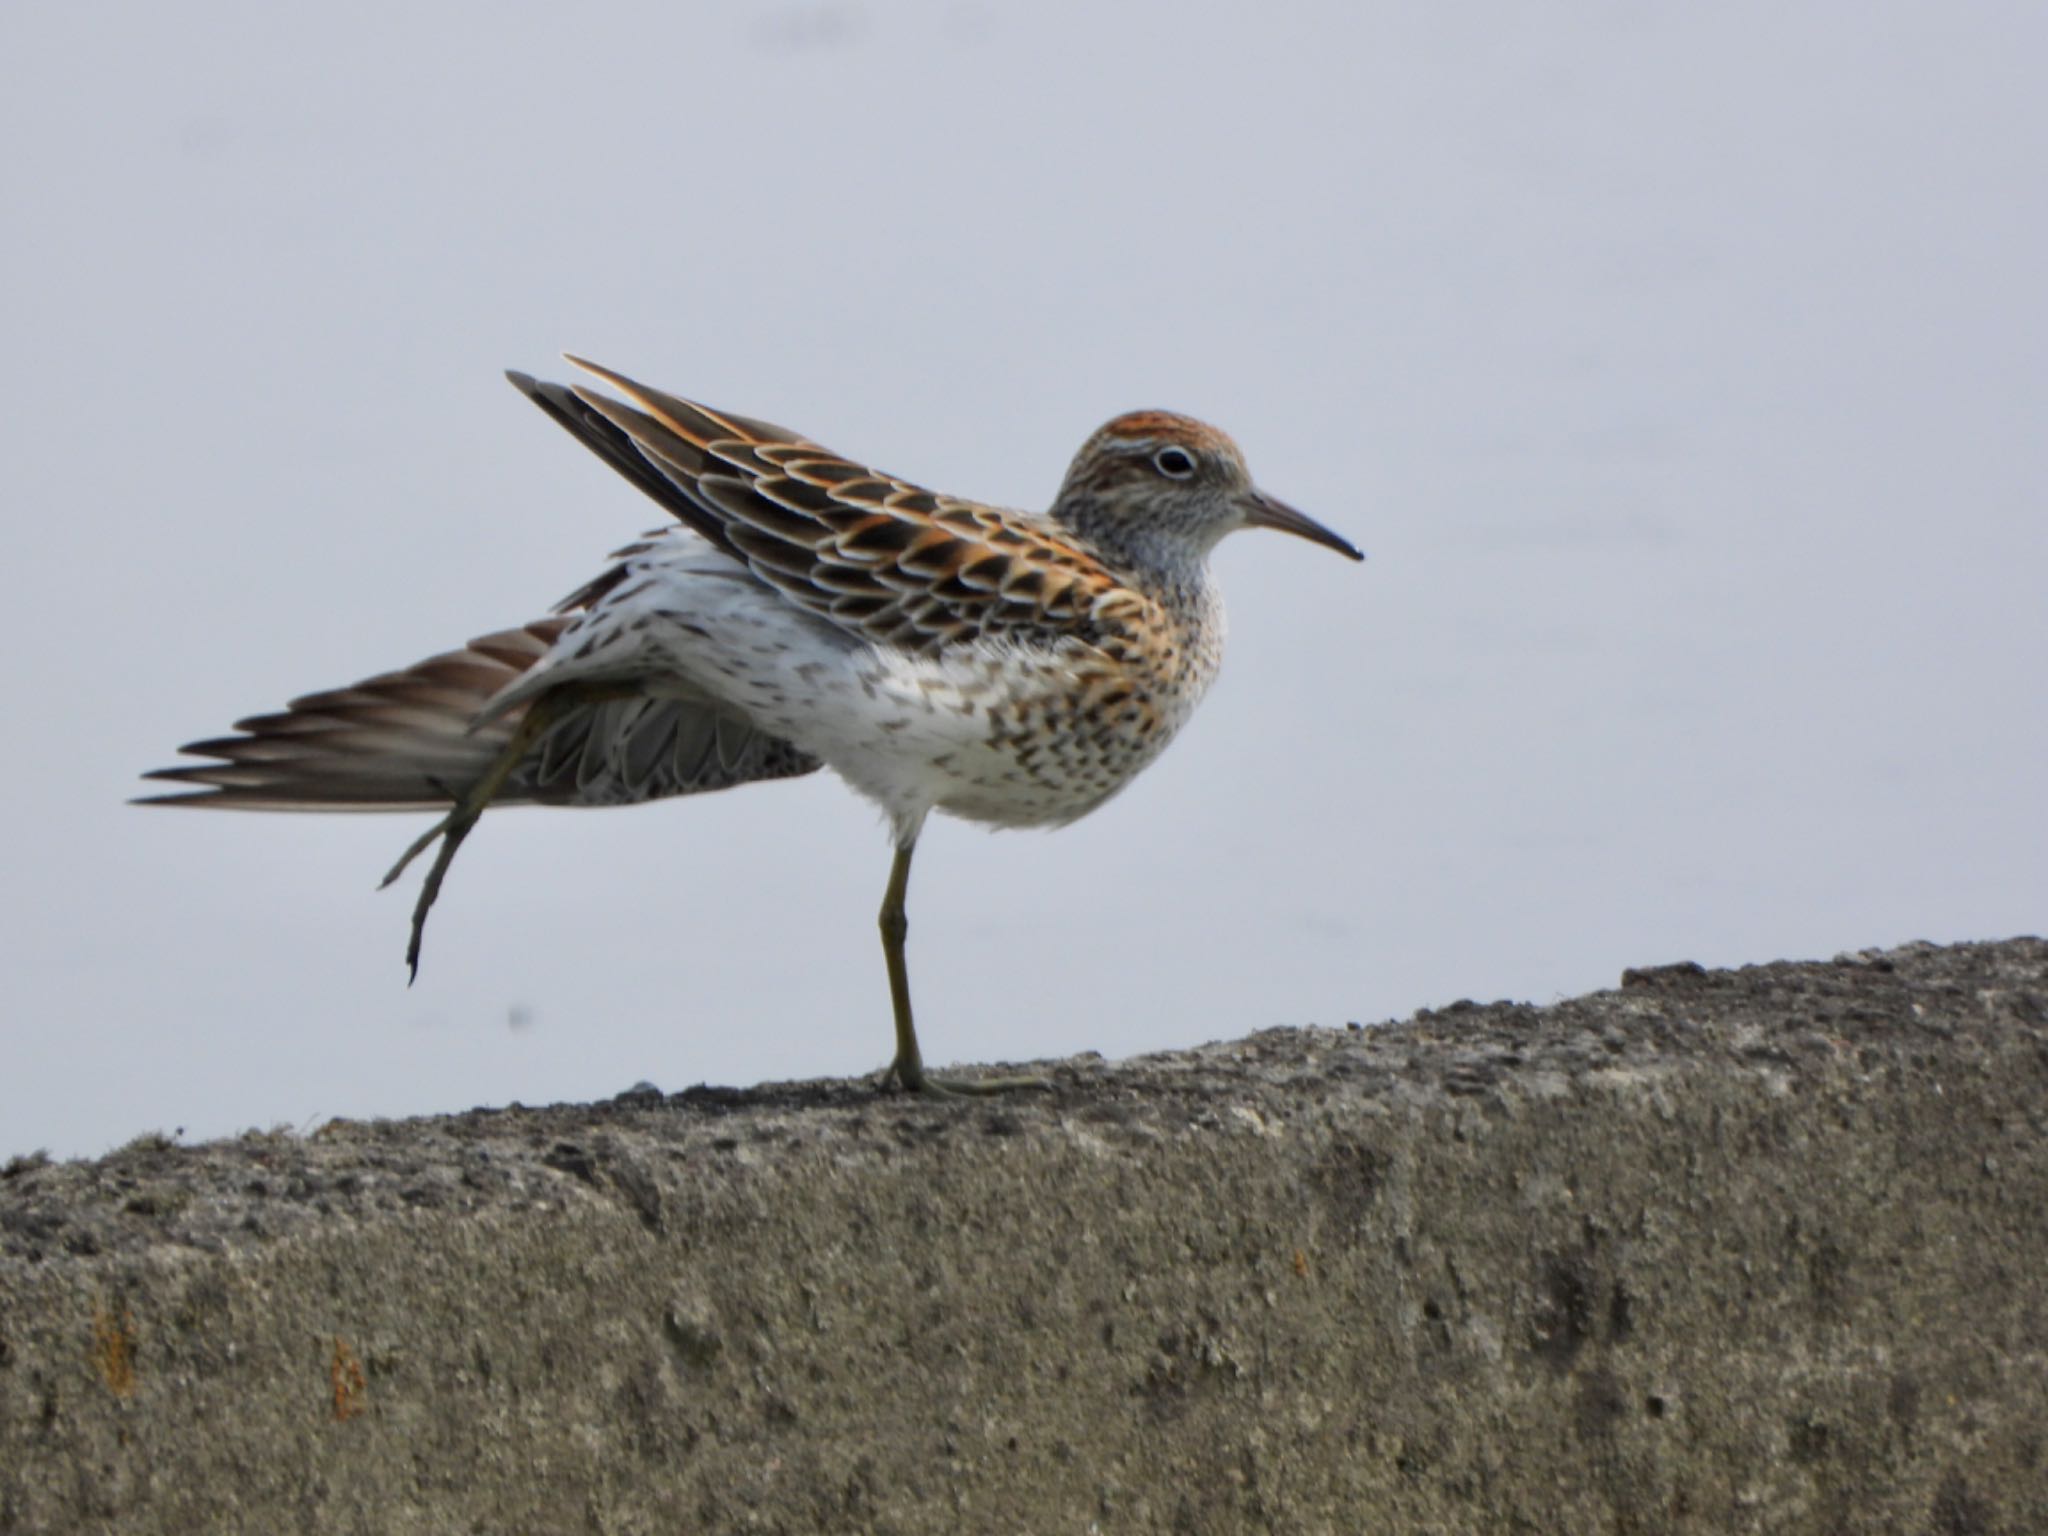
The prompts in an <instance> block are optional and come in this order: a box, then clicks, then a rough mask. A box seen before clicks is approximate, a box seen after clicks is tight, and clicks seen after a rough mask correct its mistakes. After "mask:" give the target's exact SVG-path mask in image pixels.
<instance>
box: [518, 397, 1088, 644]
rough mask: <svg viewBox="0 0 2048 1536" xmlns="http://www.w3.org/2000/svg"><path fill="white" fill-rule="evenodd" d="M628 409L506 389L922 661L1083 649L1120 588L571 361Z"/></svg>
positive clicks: (958, 509)
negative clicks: (1005, 646) (923, 655)
mask: <svg viewBox="0 0 2048 1536" xmlns="http://www.w3.org/2000/svg"><path fill="white" fill-rule="evenodd" d="M570 361H571V362H573V363H575V364H576V366H577V367H579V368H582V369H584V370H585V371H587V372H589V373H591V374H593V375H595V376H596V377H598V378H600V379H603V380H604V381H605V382H606V383H608V384H610V385H612V386H613V387H614V388H615V389H617V390H618V391H619V392H620V393H621V394H623V395H625V396H626V397H627V399H628V400H630V401H631V402H632V403H631V404H627V403H625V402H622V401H619V400H615V399H613V398H611V397H610V396H607V395H604V394H600V393H598V392H597V391H595V390H592V389H589V388H585V387H581V386H578V387H575V388H570V387H568V386H565V385H560V384H543V383H539V382H537V381H535V380H533V379H531V378H528V377H527V376H526V375H524V374H512V375H509V377H510V378H511V379H512V382H513V383H514V384H515V385H517V386H518V388H519V389H520V390H521V392H522V393H524V394H525V395H526V396H527V397H528V398H529V399H531V400H533V401H534V403H535V404H537V405H539V406H540V407H541V409H542V410H544V411H546V412H547V413H548V414H549V415H550V416H552V417H553V418H554V419H555V420H556V421H558V422H560V423H561V424H562V425H563V426H565V427H567V428H568V429H569V430H570V431H571V432H572V433H574V434H575V436H576V437H577V439H578V440H579V441H581V442H582V443H583V444H584V445H585V446H586V447H588V448H590V449H591V450H592V451H593V452H595V453H596V454H597V455H598V456H599V457H600V458H602V459H603V460H604V461H605V462H606V463H608V464H610V465H611V466H612V468H613V469H615V470H617V471H618V472H619V473H620V474H622V475H624V476H625V477H626V478H627V479H628V480H630V481H632V482H633V484H635V485H636V486H638V487H639V488H640V489H641V490H643V491H645V492H646V493H647V494H648V495H650V496H652V497H653V498H654V499H655V500H656V501H658V502H660V503H661V505H662V506H664V507H666V508H667V509H668V510H669V511H670V512H671V513H673V514H674V515H675V516H676V517H677V518H678V519H679V520H681V521H682V522H683V523H684V524H686V525H687V526H688V527H690V528H692V529H694V530H695V531H696V532H697V533H699V534H701V535H702V536H703V537H704V538H705V539H707V540H709V541H710V542H711V543H712V544H713V545H715V546H716V547H717V548H719V549H721V550H723V551H725V552H726V553H727V554H729V555H731V556H732V557H733V558H734V559H736V560H739V561H741V562H743V563H744V564H745V565H746V566H747V567H748V568H749V569H750V570H752V571H753V572H754V574H755V575H756V576H758V577H759V578H760V579H761V580H762V581H764V582H767V583H769V584H770V585H772V586H774V587H775V588H776V589H777V590H778V591H780V592H782V593H783V594H784V595H785V596H787V597H788V598H789V599H790V600H791V601H792V602H794V603H796V604H798V605H799V606H801V607H804V608H807V609H809V610H810V611H812V612H814V613H817V614H819V615H820V616H822V617H824V618H826V619H829V620H831V621H832V622H834V623H836V624H838V625H840V626H842V627H843V628H845V629H847V630H849V631H851V632H853V633H855V634H858V635H860V636H861V637H862V638H865V639H868V640H872V641H877V642H884V643H888V644H892V645H895V646H898V647H901V648H903V649H906V650H912V651H919V652H930V651H935V650H938V649H940V648H942V647H944V646H946V645H948V644H951V643H954V642H957V641H960V640H966V639H976V638H989V637H1003V638H1009V639H1015V640H1019V641H1052V640H1056V639H1059V638H1062V637H1075V638H1079V639H1083V640H1089V641H1093V640H1094V639H1095V638H1096V637H1097V634H1098V630H1099V627H1100V620H1101V617H1102V605H1101V599H1103V598H1104V597H1105V596H1107V595H1109V594H1111V593H1113V592H1115V591H1116V589H1117V587H1118V585H1119V584H1118V583H1117V582H1116V581H1115V579H1114V578H1113V577H1112V576H1111V575H1110V574H1109V573H1108V571H1107V570H1105V569H1104V567H1103V565H1102V563H1101V562H1100V561H1099V560H1097V559H1096V558H1095V557H1094V555H1093V554H1092V553H1091V552H1090V551H1088V550H1087V549H1086V548H1084V547H1082V546H1080V545H1078V544H1076V543H1074V542H1072V541H1070V540H1069V539H1067V538H1064V537H1061V536H1058V535H1056V533H1055V531H1054V530H1052V529H1050V528H1049V527H1047V526H1045V525H1044V524H1042V523H1041V522H1039V520H1038V519H1035V518H1032V517H1029V516H1026V515H1024V514H1021V513H1015V512H1007V511H1003V510H1001V509H998V508H995V507H989V506H984V505H982V504H981V503H978V502H972V501H965V500H961V499H959V498H957V497H950V496H941V495H936V494H934V493H933V492H931V491H927V490H925V489H923V488H922V487H920V486H916V485H913V484H911V483H909V482H908V481H905V480H900V479H898V478H896V477H895V476H893V475H887V474H883V473H881V472H880V471H878V470H874V469H870V468H868V467H866V466H865V465H862V464H858V463H855V462H854V461H852V460H850V459H846V458H842V457H841V456H839V455H838V454H835V453H833V452H832V451H831V450H829V449H827V448H823V447H820V446H819V445H818V444H817V443H814V442H811V441H809V440H808V439H806V438H803V437H800V436H798V435H797V434H796V433H793V432H790V431H788V430H787V429H785V428H782V427H777V426H773V425H771V424H770V423H767V422H762V421H755V420H753V419H751V418H749V417H744V416H736V415H734V414H732V413H731V412H727V411H715V410H712V409H711V408H709V407H707V406H703V405H699V404H696V403H695V402H693V401H689V400H683V399H680V398H678V397H676V396H674V395H669V394H665V393H663V392H662V391H660V390H656V389H650V388H648V387H647V386H646V385H643V384H639V383H636V382H634V381H633V380H631V379H629V378H626V377H625V376H623V375H621V374H617V373H613V372H611V371H610V370H609V369H605V368H600V367H598V366H597V365H595V364H593V363H586V362H584V361H582V360H581V359H579V358H573V357H572V358H571V359H570Z"/></svg>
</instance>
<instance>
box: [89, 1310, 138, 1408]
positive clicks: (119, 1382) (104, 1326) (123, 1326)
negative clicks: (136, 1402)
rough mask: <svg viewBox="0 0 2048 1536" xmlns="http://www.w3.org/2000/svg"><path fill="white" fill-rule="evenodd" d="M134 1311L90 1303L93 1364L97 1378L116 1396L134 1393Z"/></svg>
mask: <svg viewBox="0 0 2048 1536" xmlns="http://www.w3.org/2000/svg"><path fill="white" fill-rule="evenodd" d="M135 1344H136V1338H135V1314H134V1313H133V1312H131V1311H129V1310H128V1309H127V1308H126V1307H123V1308H121V1309H120V1311H118V1312H117V1311H115V1310H114V1309H113V1308H112V1307H111V1306H109V1305H108V1304H107V1303H106V1302H104V1301H100V1302H95V1303H93V1309H92V1363H93V1366H94V1368H95V1369H97V1370H98V1371H99V1373H100V1380H102V1381H104V1382H105V1383H106V1384H107V1390H108V1391H109V1392H112V1393H113V1394H114V1396H116V1397H133V1396H134V1395H135Z"/></svg>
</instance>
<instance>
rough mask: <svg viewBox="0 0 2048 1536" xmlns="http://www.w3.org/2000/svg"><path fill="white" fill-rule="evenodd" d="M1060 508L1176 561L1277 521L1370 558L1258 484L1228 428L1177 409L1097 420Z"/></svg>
mask: <svg viewBox="0 0 2048 1536" xmlns="http://www.w3.org/2000/svg"><path fill="white" fill-rule="evenodd" d="M1053 514H1054V516H1056V517H1058V518H1060V519H1061V520H1062V521H1063V522H1065V523H1067V524H1068V525H1069V526H1070V527H1073V528H1076V529H1077V530H1079V531H1080V532H1082V533H1085V534H1087V535H1088V536H1089V537H1090V538H1093V539H1094V540H1096V541H1097V542H1098V543H1101V544H1103V545H1105V546H1108V547H1111V548H1115V549H1119V550H1123V551H1126V552H1128V553H1131V554H1135V555H1139V556H1141V557H1149V558H1150V559H1152V560H1154V561H1156V562H1158V563H1162V564H1168V565H1174V564H1179V563H1182V562H1183V561H1193V562H1196V563H1199V562H1200V561H1201V560H1202V559H1204V558H1205V557H1206V556H1207V555H1208V553H1209V551H1210V550H1211V549H1212V548H1214V547H1215V545H1216V541H1217V540H1219V539H1221V538H1222V537H1223V536H1224V535H1225V534H1226V533H1234V532H1236V531H1237V530H1238V529H1240V528H1278V529H1280V530H1281V531H1282V532H1283V533H1292V534H1297V535H1299V536H1300V537H1302V538H1304V539H1309V540H1312V541H1313V542H1315V543H1317V544H1322V545H1325V546H1326V547H1328V548H1330V549H1334V550H1336V551H1337V552H1338V553H1339V554H1341V555H1349V556H1350V557H1351V558H1352V559H1353V560H1363V559H1364V558H1365V556H1364V555H1363V554H1362V553H1360V552H1359V550H1358V548H1357V547H1356V546H1355V545H1353V544H1352V543H1351V541H1350V540H1348V539H1346V538H1344V537H1342V536H1341V535H1339V534H1337V533H1334V532H1332V531H1331V530H1330V529H1328V528H1325V527H1324V526H1323V525H1322V524H1321V523H1319V522H1317V521H1316V520H1315V519H1314V518H1312V517H1309V516H1308V515H1307V514H1305V513H1302V512H1297V511H1295V509H1294V508H1292V507H1290V506H1288V505H1287V503H1285V502H1284V501H1281V500H1279V499H1278V498H1276V497H1273V496H1269V495H1267V494H1266V493H1265V492H1264V491H1262V490H1260V489H1259V488H1258V486H1257V485H1255V484H1253V483H1252V476H1251V471H1250V470H1249V469H1247V468H1246V467H1245V462H1244V454H1243V453H1241V452H1240V451H1239V450H1238V446H1237V444H1236V443H1234V442H1232V441H1231V440H1230V438H1229V437H1228V436H1227V435H1225V434H1224V433H1222V432H1219V431H1218V430H1217V429H1216V428H1214V427H1212V426H1209V425H1207V424H1205V423H1203V422H1199V421H1196V420H1195V419H1194V418H1193V417H1191V416H1177V415H1175V414H1174V413H1173V412H1171V411H1131V412H1129V413H1127V414H1126V415H1122V416H1119V417H1117V418H1116V419H1115V420H1114V421H1112V422H1109V423H1108V424H1107V425H1105V426H1103V427H1102V428H1101V429H1100V430H1098V431H1097V432H1096V433H1095V435H1094V436H1093V437H1091V438H1089V439H1088V441H1087V442H1086V443H1085V444H1083V445H1082V447H1081V451H1080V452H1079V453H1077V454H1076V455H1074V462H1073V465H1072V466H1071V467H1070V468H1069V469H1068V470H1067V478H1066V481H1065V483H1064V484H1063V485H1061V487H1060V494H1059V499H1058V500H1057V501H1056V502H1055V503H1054V504H1053Z"/></svg>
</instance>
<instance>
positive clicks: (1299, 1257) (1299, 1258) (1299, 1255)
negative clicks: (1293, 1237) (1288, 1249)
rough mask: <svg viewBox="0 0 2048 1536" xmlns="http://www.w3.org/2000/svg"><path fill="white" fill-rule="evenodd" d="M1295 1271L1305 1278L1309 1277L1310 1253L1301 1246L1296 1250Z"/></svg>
mask: <svg viewBox="0 0 2048 1536" xmlns="http://www.w3.org/2000/svg"><path fill="white" fill-rule="evenodd" d="M1294 1273H1295V1274H1296V1275H1297V1276H1299V1277H1300V1278H1301V1279H1303V1280H1306V1279H1307V1278H1308V1255H1307V1254H1305V1253H1303V1252H1302V1251H1301V1250H1300V1249H1299V1248H1297V1249H1295V1250H1294Z"/></svg>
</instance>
